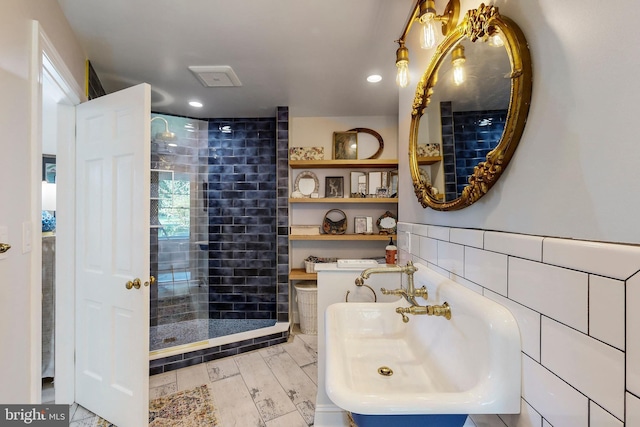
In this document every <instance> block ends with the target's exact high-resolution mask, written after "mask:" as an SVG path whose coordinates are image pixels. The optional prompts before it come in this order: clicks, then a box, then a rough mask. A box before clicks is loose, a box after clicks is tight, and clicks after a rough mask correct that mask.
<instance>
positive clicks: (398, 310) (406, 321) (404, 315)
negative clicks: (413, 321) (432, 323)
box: [396, 307, 409, 323]
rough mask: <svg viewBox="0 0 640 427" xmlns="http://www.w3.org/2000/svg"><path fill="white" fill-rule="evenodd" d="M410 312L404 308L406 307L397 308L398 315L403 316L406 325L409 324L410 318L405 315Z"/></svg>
mask: <svg viewBox="0 0 640 427" xmlns="http://www.w3.org/2000/svg"><path fill="white" fill-rule="evenodd" d="M408 312H409V309H408V308H404V307H397V308H396V313H398V314H399V315H400V316H402V321H403V322H404V323H409V318H408V317H407V315H406V314H405V313H408Z"/></svg>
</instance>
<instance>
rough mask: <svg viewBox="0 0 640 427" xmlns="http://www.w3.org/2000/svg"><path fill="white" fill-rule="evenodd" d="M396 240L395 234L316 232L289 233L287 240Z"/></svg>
mask: <svg viewBox="0 0 640 427" xmlns="http://www.w3.org/2000/svg"><path fill="white" fill-rule="evenodd" d="M389 237H392V238H393V239H394V240H396V237H397V236H396V235H395V234H316V235H309V236H303V235H289V240H342V241H374V240H383V241H387V240H389Z"/></svg>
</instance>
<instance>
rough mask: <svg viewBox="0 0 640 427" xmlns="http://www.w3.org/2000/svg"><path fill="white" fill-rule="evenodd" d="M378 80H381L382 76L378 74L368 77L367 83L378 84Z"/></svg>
mask: <svg viewBox="0 0 640 427" xmlns="http://www.w3.org/2000/svg"><path fill="white" fill-rule="evenodd" d="M380 80H382V76H381V75H379V74H372V75H370V76H369V77H367V81H368V82H369V83H378V82H379V81H380Z"/></svg>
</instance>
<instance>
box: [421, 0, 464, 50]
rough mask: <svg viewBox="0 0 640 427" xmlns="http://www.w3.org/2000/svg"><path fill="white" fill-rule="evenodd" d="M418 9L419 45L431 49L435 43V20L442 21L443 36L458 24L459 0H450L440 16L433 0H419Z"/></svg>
mask: <svg viewBox="0 0 640 427" xmlns="http://www.w3.org/2000/svg"><path fill="white" fill-rule="evenodd" d="M419 10H420V12H419V15H418V21H420V23H421V24H422V37H420V47H421V48H423V49H431V48H432V47H434V46H435V45H436V21H440V22H442V34H443V35H445V36H446V35H447V34H449V32H450V31H451V30H453V29H454V28H455V27H456V25H457V24H458V15H459V14H460V0H450V1H449V3H447V7H445V9H444V13H443V14H442V15H440V16H438V14H437V13H436V2H435V0H420V3H419Z"/></svg>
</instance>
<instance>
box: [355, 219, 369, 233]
mask: <svg viewBox="0 0 640 427" xmlns="http://www.w3.org/2000/svg"><path fill="white" fill-rule="evenodd" d="M353 227H354V229H353V231H354V233H355V234H366V232H367V217H366V216H357V217H355V218H353Z"/></svg>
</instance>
